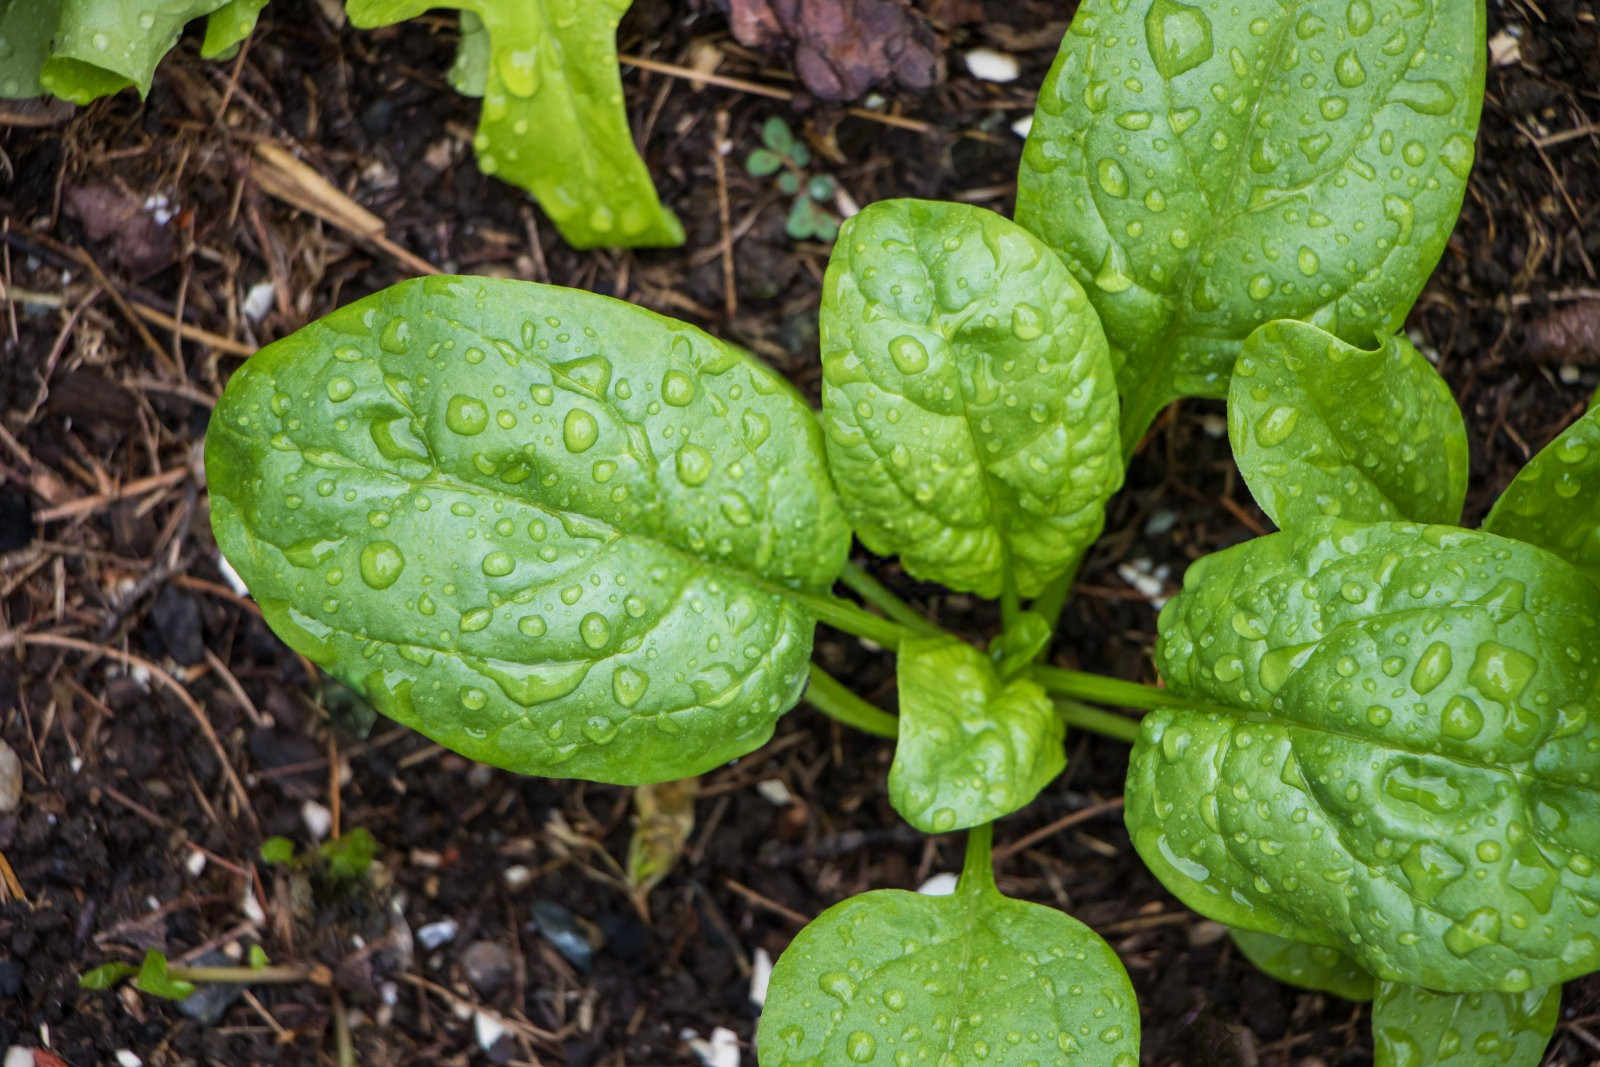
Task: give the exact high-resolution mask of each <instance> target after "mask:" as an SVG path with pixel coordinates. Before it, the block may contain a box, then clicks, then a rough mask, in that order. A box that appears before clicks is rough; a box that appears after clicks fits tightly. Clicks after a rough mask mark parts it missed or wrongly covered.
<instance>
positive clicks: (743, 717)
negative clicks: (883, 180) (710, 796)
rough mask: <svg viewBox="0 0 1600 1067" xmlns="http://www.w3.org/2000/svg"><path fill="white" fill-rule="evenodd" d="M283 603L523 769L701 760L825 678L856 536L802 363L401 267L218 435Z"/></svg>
mask: <svg viewBox="0 0 1600 1067" xmlns="http://www.w3.org/2000/svg"><path fill="white" fill-rule="evenodd" d="M206 470H207V475H208V478H209V481H210V489H211V494H212V525H213V528H214V529H215V531H216V535H217V542H218V544H219V545H220V546H221V547H222V550H223V552H224V553H225V554H226V555H227V557H228V560H229V562H230V563H232V564H233V566H234V568H235V569H236V570H237V571H238V572H239V573H240V575H241V576H243V578H244V579H245V581H246V582H247V583H248V584H249V585H250V588H251V590H252V591H253V592H254V594H255V596H256V598H257V600H258V601H259V603H260V604H261V608H262V613H263V615H264V616H265V617H266V619H267V621H268V623H269V624H270V625H271V626H272V627H273V629H274V630H276V631H277V632H278V634H279V635H280V636H282V637H283V638H284V640H285V641H287V642H288V643H289V644H290V645H291V646H292V647H294V648H295V649H297V650H298V651H300V652H302V653H304V654H305V655H306V656H308V657H309V658H310V659H311V660H313V661H314V662H316V663H318V664H320V665H321V666H323V667H325V668H327V669H328V670H329V671H330V672H331V673H332V674H334V675H336V676H338V677H339V678H341V679H342V680H343V681H345V682H347V683H348V684H350V685H352V686H353V687H355V688H356V689H357V690H359V691H360V692H362V693H363V694H364V695H365V696H366V697H367V698H368V699H369V700H371V701H372V703H373V704H374V705H375V706H376V707H377V708H378V709H379V710H380V711H382V712H384V713H385V714H387V715H389V716H391V717H393V718H395V719H398V720H400V721H401V722H403V723H406V724H407V725H410V726H414V727H415V728H417V729H419V730H421V731H422V732H423V733H425V734H427V735H429V736H430V737H433V738H434V739H436V740H438V741H440V742H442V743H444V744H446V745H448V746H450V747H451V748H453V749H455V750H457V751H459V752H462V753H463V754H465V755H467V756H469V757H471V758H473V759H478V760H483V761H485V762H488V763H495V764H499V765H501V766H504V767H508V768H510V769H512V770H516V771H520V772H522V773H524V774H547V775H557V774H559V775H561V776H563V777H587V778H594V779H598V780H604V781H611V782H619V783H628V784H636V783H639V782H644V781H662V780H666V779H670V778H684V777H688V776H689V775H692V774H698V773H699V772H701V771H703V770H706V769H708V768H710V767H714V766H716V765H717V764H718V763H722V762H724V761H725V760H728V759H731V758H733V757H735V756H738V755H742V754H744V753H746V752H748V751H750V750H751V749H753V748H755V747H756V746H758V745H760V744H762V743H763V742H764V741H765V740H766V739H767V737H768V736H770V734H771V732H772V727H773V722H774V721H775V720H776V718H777V717H778V715H780V714H781V713H782V712H784V711H786V710H787V709H788V708H790V707H792V706H793V705H794V703H795V702H796V701H797V700H798V699H799V696H800V691H801V689H802V688H803V686H804V684H805V679H806V676H807V661H808V660H809V658H810V652H811V632H812V627H813V624H814V619H813V617H812V615H811V614H810V613H809V612H808V611H807V610H806V609H805V608H804V607H803V606H802V605H801V604H800V603H798V602H797V601H796V599H794V598H793V597H792V596H791V595H789V594H790V592H791V590H800V591H807V590H821V589H825V588H826V587H827V586H829V585H831V583H832V581H833V579H834V577H835V576H836V575H837V574H838V572H839V570H840V569H841V567H842V566H843V564H844V557H845V552H846V549H847V547H848V544H849V530H848V528H847V527H846V526H845V523H844V519H843V516H842V514H841V512H840V509H839V505H838V501H837V499H836V498H835V497H834V493H833V488H832V485H831V484H830V483H829V481H828V476H827V472H826V468H825V466H824V462H823V457H822V440H821V432H820V430H819V429H818V428H817V424H816V420H815V419H814V418H813V416H812V413H811V412H810V410H808V409H807V408H806V406H805V404H804V403H803V402H802V401H801V400H800V398H799V397H798V396H797V395H796V394H795V392H794V391H793V389H792V388H791V387H790V386H788V384H787V383H785V382H784V381H782V380H781V379H780V378H778V377H777V376H776V375H775V374H773V373H772V372H771V371H770V370H767V369H766V368H765V367H762V366H760V365H758V364H757V363H755V362H754V361H753V360H751V359H750V358H749V357H747V356H746V355H745V354H744V353H742V352H741V351H739V350H738V349H735V348H733V347H731V346H728V345H725V344H722V343H721V342H719V341H717V340H715V339H714V338H711V337H708V336H707V335H705V334H703V333H701V332H700V331H699V330H696V329H693V328H692V327H689V326H686V325H684V324H682V323H678V322H674V321H673V320H671V319H666V318H663V317H661V316H658V315H654V314H652V313H650V312H648V311H643V310H641V309H639V308H635V307H632V306H631V305H628V304H624V303H622V302H620V301H616V300H610V299H608V298H605V297H600V296H595V295H592V294H589V293H583V292H577V291H574V290H567V289H558V288H553V287H549V286H540V285H534V284H532V283H526V282H514V281H500V280H494V279H486V278H451V277H439V278H427V279H419V280H417V281H411V282H404V283H401V284H400V285H397V286H394V287H393V288H390V289H386V290H384V291H383V292H381V293H378V294H376V295H374V296H371V297H368V298H367V299H365V300H361V301H358V302H357V303H355V304H352V305H350V306H348V307H346V308H343V309H341V310H340V311H338V312H335V313H334V314H332V315H330V316H328V317H327V318H325V319H322V320H320V321H318V322H315V323H313V324H311V325H310V326H307V327H306V328H304V329H303V330H301V331H299V332H298V333H296V334H294V335H293V336H291V337H288V338H285V339H284V340H282V341H279V342H277V343H276V344H273V345H270V346H268V347H267V348H265V349H263V350H262V351H261V352H260V353H258V354H257V355H256V356H255V357H254V358H253V359H251V360H250V361H249V362H248V363H246V364H245V365H244V366H243V367H242V368H240V369H239V371H238V372H237V373H235V375H234V377H233V379H232V381H230V382H229V383H228V388H227V391H226V392H225V393H224V395H223V398H222V401H221V402H220V403H219V405H218V406H217V410H216V414H215V415H214V417H213V420H212V423H211V428H210V432H209V433H208V435H207V439H206Z"/></svg>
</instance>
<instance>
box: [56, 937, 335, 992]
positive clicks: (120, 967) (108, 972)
mask: <svg viewBox="0 0 1600 1067" xmlns="http://www.w3.org/2000/svg"><path fill="white" fill-rule="evenodd" d="M249 960H250V962H249V965H248V966H245V967H181V966H180V967H175V966H173V965H171V964H170V963H169V962H168V961H167V955H166V953H164V952H162V951H160V950H159V949H150V950H149V951H147V952H146V953H145V954H144V960H143V961H142V962H141V963H139V964H138V965H137V966H136V965H134V964H132V963H126V962H124V961H121V960H118V961H115V962H112V963H102V964H101V965H100V966H98V967H96V968H94V969H93V970H91V971H87V972H85V973H84V974H83V976H82V977H81V978H79V979H78V987H79V988H80V989H87V990H103V989H110V988H111V987H113V986H115V985H116V984H117V983H118V982H120V981H122V980H123V979H124V978H132V979H133V987H134V988H135V989H137V990H139V991H140V992H141V993H148V994H150V995H151V996H153V997H160V998H162V999H163V1000H183V999H185V998H186V997H188V996H190V995H191V994H192V993H194V991H195V987H196V986H197V985H202V984H205V983H208V982H231V983H235V984H239V985H255V984H263V985H266V984H277V985H283V984H294V983H298V982H310V983H311V984H313V985H319V986H326V985H329V984H330V983H331V982H332V974H331V972H329V970H328V968H327V967H324V966H322V965H321V964H313V965H310V966H297V965H286V966H274V965H273V964H271V963H270V962H269V961H268V960H267V954H266V951H265V950H263V949H262V948H261V946H260V945H251V946H250V956H249Z"/></svg>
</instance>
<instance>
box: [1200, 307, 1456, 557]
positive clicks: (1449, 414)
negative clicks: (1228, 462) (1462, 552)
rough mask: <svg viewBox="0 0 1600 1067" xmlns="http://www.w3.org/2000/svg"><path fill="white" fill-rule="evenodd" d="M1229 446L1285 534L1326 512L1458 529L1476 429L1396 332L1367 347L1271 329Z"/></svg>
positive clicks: (1304, 331)
mask: <svg viewBox="0 0 1600 1067" xmlns="http://www.w3.org/2000/svg"><path fill="white" fill-rule="evenodd" d="M1228 439H1229V441H1230V442H1231V443H1232V445H1233V454H1234V458H1235V459H1236V460H1238V463H1239V470H1240V472H1241V473H1242V474H1243V475H1244V480H1245V483H1246V484H1247V485H1249V486H1250V492H1251V493H1252V494H1253V495H1254V496H1255V498H1256V503H1258V504H1260V505H1261V510H1262V511H1265V512H1266V513H1267V514H1268V515H1269V516H1271V518H1272V521H1273V522H1275V523H1277V524H1278V526H1280V527H1283V528H1292V527H1295V526H1299V525H1303V524H1304V523H1305V522H1307V521H1314V520H1316V519H1320V518H1324V517H1330V516H1332V517H1338V518H1344V519H1354V520H1357V521H1360V522H1382V521H1386V520H1390V519H1411V520H1414V521H1416V522H1440V523H1456V522H1459V521H1460V519H1461V504H1462V501H1463V500H1465V499H1466V494H1467V428H1466V424H1465V423H1463V422H1462V419H1461V409H1460V408H1458V407H1456V402H1455V400H1454V399H1453V398H1452V397H1451V396H1450V387H1449V386H1447V385H1446V384H1445V383H1444V379H1443V378H1441V377H1439V373H1438V371H1435V370H1434V369H1433V367H1432V365H1431V364H1429V363H1428V361H1427V360H1426V359H1424V358H1423V357H1422V353H1420V352H1418V351H1417V350H1416V349H1415V348H1414V347H1412V345H1411V342H1410V341H1407V340H1406V339H1405V338H1404V337H1400V336H1393V337H1390V338H1388V339H1387V340H1386V341H1384V343H1383V344H1382V345H1381V346H1380V347H1378V348H1375V349H1364V348H1357V347H1355V346H1353V345H1349V344H1346V343H1345V342H1343V341H1341V340H1339V338H1337V337H1335V336H1333V335H1332V334H1329V333H1326V332H1325V331H1323V330H1320V329H1318V328H1317V327H1315V326H1312V325H1310V324H1308V323H1303V322H1293V321H1288V320H1285V321H1281V322H1270V323H1268V324H1267V325H1265V326H1262V327H1261V328H1260V329H1258V330H1256V331H1255V332H1254V333H1252V334H1251V335H1250V336H1249V338H1248V339H1246V341H1245V343H1244V348H1243V349H1242V350H1241V351H1240V353H1239V361H1238V363H1236V364H1235V366H1234V374H1233V382H1232V384H1231V385H1230V386H1229V388H1228Z"/></svg>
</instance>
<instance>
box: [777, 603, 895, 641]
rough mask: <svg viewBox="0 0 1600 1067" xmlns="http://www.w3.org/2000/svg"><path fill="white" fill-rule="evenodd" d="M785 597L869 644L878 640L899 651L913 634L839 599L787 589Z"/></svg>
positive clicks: (823, 620)
mask: <svg viewBox="0 0 1600 1067" xmlns="http://www.w3.org/2000/svg"><path fill="white" fill-rule="evenodd" d="M784 595H785V596H787V597H789V598H790V599H791V600H795V601H797V602H799V603H800V604H803V605H804V606H805V608H806V610H807V611H809V612H811V614H813V615H815V616H816V617H817V621H818V622H825V623H827V624H828V625H829V626H832V627H833V628H834V629H836V630H843V631H844V632H845V633H847V634H855V635H856V636H857V637H864V638H866V639H867V640H868V641H876V642H877V643H878V644H880V645H882V646H883V647H884V648H887V649H891V650H892V649H896V648H899V647H900V642H901V641H903V640H904V639H905V638H907V637H910V636H911V635H912V631H911V630H910V629H909V628H908V627H905V626H902V625H900V624H899V623H897V622H892V621H890V620H889V619H885V618H883V617H882V616H879V615H874V614H872V612H870V611H867V610H866V609H865V608H861V607H858V606H856V605H855V604H852V603H850V601H848V600H843V599H841V598H839V597H836V596H829V595H818V594H816V593H801V592H797V591H795V590H786V591H785V593H784Z"/></svg>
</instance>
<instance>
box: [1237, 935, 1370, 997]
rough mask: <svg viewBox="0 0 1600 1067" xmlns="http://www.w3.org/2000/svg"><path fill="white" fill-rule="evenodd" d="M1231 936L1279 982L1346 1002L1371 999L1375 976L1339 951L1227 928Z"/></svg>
mask: <svg viewBox="0 0 1600 1067" xmlns="http://www.w3.org/2000/svg"><path fill="white" fill-rule="evenodd" d="M1228 935H1229V936H1230V937H1232V938H1233V943H1234V944H1235V945H1238V946H1239V951H1240V952H1242V953H1244V957H1245V959H1247V960H1249V961H1250V962H1251V963H1253V964H1255V965H1256V966H1257V967H1259V968H1260V969H1261V970H1263V971H1265V972H1266V973H1267V974H1270V975H1271V976H1272V977H1274V978H1276V979H1277V980H1278V981H1280V982H1287V983H1289V984H1290V985H1296V986H1300V987H1302V988H1304V989H1316V990H1320V991H1322V992H1324V993H1332V994H1333V995H1334V996H1336V997H1344V998H1345V999H1346V1000H1371V999H1372V983H1373V978H1372V975H1370V974H1368V973H1367V972H1366V971H1363V970H1362V969H1361V967H1360V965H1359V964H1357V963H1356V962H1355V960H1352V959H1351V958H1350V957H1349V956H1347V955H1345V954H1344V953H1343V952H1340V951H1339V950H1338V949H1336V948H1329V947H1328V946H1326V945H1308V944H1306V943H1305V942H1303V941H1291V940H1289V939H1288V938H1286V937H1279V936H1277V935H1276V934H1264V933H1262V932H1261V931H1259V930H1240V929H1237V928H1235V927H1229V928H1228Z"/></svg>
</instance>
